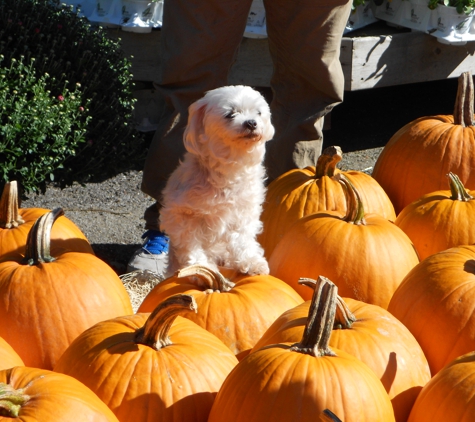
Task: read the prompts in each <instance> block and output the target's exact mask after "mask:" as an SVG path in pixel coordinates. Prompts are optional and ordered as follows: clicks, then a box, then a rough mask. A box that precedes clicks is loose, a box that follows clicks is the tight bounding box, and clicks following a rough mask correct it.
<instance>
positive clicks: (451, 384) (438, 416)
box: [408, 352, 475, 422]
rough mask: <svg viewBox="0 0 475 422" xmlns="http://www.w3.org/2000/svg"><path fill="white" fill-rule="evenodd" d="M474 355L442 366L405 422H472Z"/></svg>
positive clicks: (474, 395) (474, 376)
mask: <svg viewBox="0 0 475 422" xmlns="http://www.w3.org/2000/svg"><path fill="white" fill-rule="evenodd" d="M474 385H475V352H470V353H467V354H466V355H462V356H460V357H458V358H456V359H454V360H453V361H452V362H450V363H449V364H447V365H446V366H444V368H442V369H441V370H440V372H438V373H437V374H436V375H434V377H433V378H432V379H431V380H430V381H429V382H428V383H427V384H426V385H425V386H424V388H423V389H422V391H421V393H420V394H419V397H417V400H416V402H415V403H414V406H413V408H412V411H411V414H410V416H409V419H408V422H434V421H444V422H473V420H474V419H475V416H474V415H475V394H474V390H473V386H474Z"/></svg>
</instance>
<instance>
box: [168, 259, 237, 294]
mask: <svg viewBox="0 0 475 422" xmlns="http://www.w3.org/2000/svg"><path fill="white" fill-rule="evenodd" d="M175 276H176V277H177V278H184V277H189V278H190V281H191V282H192V283H194V284H196V286H197V287H200V288H204V289H205V290H212V291H218V292H229V291H230V290H231V289H232V288H233V287H234V283H233V282H232V281H230V280H228V279H227V278H226V277H224V276H223V275H222V274H221V273H220V272H219V271H215V270H213V269H211V268H208V267H205V266H204V265H200V264H195V265H190V266H188V267H185V268H182V269H181V270H178V271H177V272H176V274H175Z"/></svg>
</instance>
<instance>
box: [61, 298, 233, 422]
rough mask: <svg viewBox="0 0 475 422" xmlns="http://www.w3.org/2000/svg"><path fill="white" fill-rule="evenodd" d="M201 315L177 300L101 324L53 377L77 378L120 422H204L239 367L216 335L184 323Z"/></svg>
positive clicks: (189, 304)
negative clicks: (217, 397)
mask: <svg viewBox="0 0 475 422" xmlns="http://www.w3.org/2000/svg"><path fill="white" fill-rule="evenodd" d="M195 312H200V309H199V308H198V306H197V305H196V301H195V300H194V298H193V296H190V295H180V294H178V295H175V296H172V297H170V298H168V299H167V300H165V301H164V302H162V303H161V304H159V305H158V306H157V308H156V309H154V311H153V312H152V313H151V314H149V313H139V314H135V315H129V316H124V317H118V318H114V319H111V320H108V321H103V322H100V323H98V324H96V325H95V326H93V327H91V328H90V329H88V330H86V331H85V332H84V333H83V334H81V335H80V336H79V337H78V338H77V339H76V340H75V341H74V342H73V343H72V344H71V346H70V347H69V348H68V349H67V350H66V351H65V352H64V354H63V356H61V358H60V359H59V361H58V363H57V365H56V366H55V371H57V372H61V373H65V374H68V375H71V376H73V377H74V378H77V379H78V380H79V381H81V382H83V383H84V384H85V385H87V386H88V387H89V388H90V389H91V390H93V391H94V392H96V394H97V395H98V396H99V397H100V398H101V399H102V400H103V401H104V402H105V403H106V404H107V405H108V406H109V407H110V408H111V409H112V411H113V412H114V413H115V414H116V416H117V418H118V419H119V420H120V421H121V422H147V421H151V420H153V421H155V422H182V421H186V422H198V421H200V422H206V421H207V419H208V415H209V411H210V409H211V405H212V404H213V401H214V398H215V396H216V393H217V391H218V390H219V388H220V387H221V384H222V383H223V381H224V379H225V378H226V376H227V375H228V374H229V372H230V371H231V370H232V369H233V368H234V366H235V365H236V364H237V363H238V361H237V359H236V357H235V356H234V354H233V353H232V352H231V351H230V350H229V349H228V348H227V347H226V346H225V345H224V344H223V343H222V342H221V341H220V340H219V339H218V338H216V337H215V336H214V335H213V334H211V333H209V332H208V331H206V330H204V329H203V328H201V327H198V326H197V325H196V324H195V323H193V322H191V321H189V320H188V319H185V318H182V317H181V315H185V314H186V313H195Z"/></svg>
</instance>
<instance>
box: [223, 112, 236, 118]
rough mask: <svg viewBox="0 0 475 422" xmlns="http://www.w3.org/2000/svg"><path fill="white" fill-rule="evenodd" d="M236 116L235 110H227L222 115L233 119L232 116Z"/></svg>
mask: <svg viewBox="0 0 475 422" xmlns="http://www.w3.org/2000/svg"><path fill="white" fill-rule="evenodd" d="M235 116H236V112H235V111H232V110H231V111H228V112H227V113H226V114H225V115H224V117H226V119H234V117H235Z"/></svg>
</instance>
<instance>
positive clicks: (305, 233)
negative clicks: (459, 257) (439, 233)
mask: <svg viewBox="0 0 475 422" xmlns="http://www.w3.org/2000/svg"><path fill="white" fill-rule="evenodd" d="M338 177H339V178H340V179H341V180H342V182H343V183H345V185H346V187H347V188H346V190H347V192H348V207H347V208H348V210H347V214H346V215H342V214H341V213H338V212H335V211H332V212H331V211H328V212H318V213H315V214H312V215H308V216H306V217H303V218H301V219H300V220H298V221H297V222H295V223H294V224H293V225H292V227H290V228H289V230H288V231H287V233H285V235H284V237H283V238H282V240H281V241H280V242H279V243H278V245H277V246H276V248H275V249H274V252H273V253H272V255H271V257H270V259H269V268H270V274H271V275H273V276H274V277H277V278H280V279H281V280H284V281H285V282H286V283H288V284H289V285H290V286H292V287H293V288H294V289H295V290H297V292H298V293H300V295H301V296H302V297H303V298H304V299H310V297H311V292H310V290H309V289H308V288H306V287H305V286H300V285H299V284H298V280H299V279H300V278H302V277H307V278H317V277H318V276H320V275H323V276H325V277H328V278H329V279H331V280H332V281H333V282H334V283H335V284H336V285H337V286H338V289H339V291H340V293H341V296H343V297H351V298H354V299H357V300H361V301H363V302H367V303H372V304H375V305H379V306H381V307H383V308H386V307H387V306H388V303H389V300H390V299H391V296H392V294H393V292H394V291H395V290H396V288H397V286H398V285H399V283H400V282H401V281H402V279H403V278H404V276H405V275H406V274H407V273H408V272H409V271H410V270H411V269H412V268H413V267H414V266H415V265H416V264H417V263H418V262H419V258H418V256H417V253H416V251H415V249H414V245H413V244H412V242H411V241H410V239H409V238H408V237H407V235H406V234H405V233H404V232H403V231H402V230H401V229H400V228H399V227H397V226H395V225H394V223H391V222H390V221H389V220H387V219H385V218H383V217H381V216H380V215H378V214H366V213H365V212H364V208H363V204H362V202H361V200H360V198H359V193H358V191H357V190H356V189H355V188H354V187H353V186H352V185H351V183H350V182H349V180H348V179H347V178H346V177H345V176H343V175H342V174H341V173H340V175H338Z"/></svg>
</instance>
